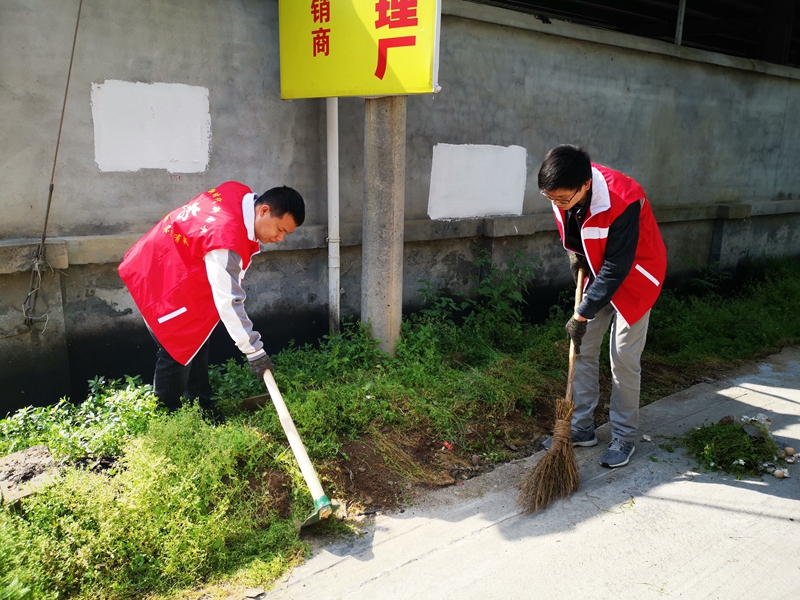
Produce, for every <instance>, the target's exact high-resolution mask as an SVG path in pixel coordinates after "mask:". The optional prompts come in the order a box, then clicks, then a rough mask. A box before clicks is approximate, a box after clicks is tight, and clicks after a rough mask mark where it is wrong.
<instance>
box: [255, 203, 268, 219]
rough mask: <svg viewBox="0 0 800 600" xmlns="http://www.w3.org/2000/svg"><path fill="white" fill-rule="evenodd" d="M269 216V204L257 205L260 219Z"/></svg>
mask: <svg viewBox="0 0 800 600" xmlns="http://www.w3.org/2000/svg"><path fill="white" fill-rule="evenodd" d="M268 216H269V204H259V205H258V206H257V207H256V217H257V218H259V219H263V218H264V217H268Z"/></svg>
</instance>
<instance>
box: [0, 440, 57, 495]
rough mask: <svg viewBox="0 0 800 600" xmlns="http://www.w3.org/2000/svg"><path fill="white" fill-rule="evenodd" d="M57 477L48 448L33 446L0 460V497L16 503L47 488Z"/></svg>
mask: <svg viewBox="0 0 800 600" xmlns="http://www.w3.org/2000/svg"><path fill="white" fill-rule="evenodd" d="M55 476H56V472H55V465H54V463H53V457H52V456H51V455H50V450H48V449H47V446H42V445H40V446H32V447H30V448H27V449H25V450H21V451H20V452H15V453H13V454H9V455H8V456H4V457H2V458H0V492H1V494H0V497H2V500H3V501H4V502H7V503H8V502H15V501H16V500H19V499H20V498H25V497H27V496H30V495H31V494H33V493H34V492H35V491H36V490H38V489H40V488H42V487H44V486H46V485H47V484H48V483H50V482H51V481H52V480H53V478H54V477H55Z"/></svg>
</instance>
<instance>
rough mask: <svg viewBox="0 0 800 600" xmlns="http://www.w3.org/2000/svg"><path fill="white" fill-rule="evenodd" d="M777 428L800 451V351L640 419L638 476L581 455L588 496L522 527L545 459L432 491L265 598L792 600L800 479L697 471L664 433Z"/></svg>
mask: <svg viewBox="0 0 800 600" xmlns="http://www.w3.org/2000/svg"><path fill="white" fill-rule="evenodd" d="M758 412H761V413H764V414H767V415H768V416H769V417H770V418H771V419H772V428H771V429H772V432H773V434H774V435H775V436H776V438H778V439H779V440H785V441H786V442H788V443H789V444H790V445H791V446H794V447H795V448H797V449H798V450H800V348H790V349H786V350H784V351H783V352H781V353H780V354H778V355H775V356H773V357H770V358H769V359H766V360H764V361H762V362H760V363H758V364H757V365H754V366H750V367H748V368H745V369H742V370H740V371H739V372H737V373H735V374H734V375H732V376H731V377H729V378H728V379H725V380H723V381H716V382H710V383H707V384H700V385H696V386H694V387H692V388H690V389H688V390H685V391H683V392H680V393H678V394H675V395H673V396H669V397H668V398H664V399H662V400H659V401H658V402H655V403H653V404H651V405H650V406H647V407H646V408H644V409H642V423H641V433H642V434H646V435H648V436H650V437H651V438H652V442H649V443H648V442H644V441H640V442H638V443H637V450H636V454H635V455H634V457H633V459H632V462H631V464H629V465H628V466H626V467H624V468H622V469H618V470H613V471H610V470H607V469H603V468H602V467H600V466H599V464H598V462H599V456H600V454H601V453H602V451H603V449H604V442H608V438H609V434H610V430H609V428H608V426H604V427H602V428H600V429H599V430H598V437H599V438H600V444H599V445H598V446H597V447H595V448H580V449H577V450H576V455H577V457H578V462H579V468H580V473H581V481H582V483H581V487H580V489H579V490H578V491H577V492H576V493H575V494H574V495H573V496H572V497H571V498H570V499H568V500H564V501H559V502H557V503H555V504H553V505H552V506H551V507H549V508H548V509H547V510H545V511H543V512H541V513H538V514H534V515H524V514H522V512H521V510H520V509H519V507H518V506H517V505H516V498H517V490H516V485H517V484H518V483H519V482H520V481H522V479H523V478H524V477H525V476H526V475H527V474H528V473H530V470H531V469H532V468H533V466H534V465H535V464H536V461H538V460H539V458H540V457H541V453H539V454H537V455H534V456H532V457H530V458H528V459H525V460H519V461H516V462H515V463H512V464H507V465H504V466H502V467H500V468H498V469H496V470H495V471H494V472H492V473H490V474H487V475H484V476H482V477H477V478H475V479H472V480H469V481H467V482H465V483H464V485H463V486H453V487H449V488H445V489H442V490H439V491H437V492H436V493H433V494H431V495H430V496H429V497H426V498H425V499H424V500H423V501H422V502H421V503H420V504H418V505H416V506H414V507H411V508H409V509H407V510H406V511H405V512H404V513H398V514H389V515H380V516H378V517H377V519H376V520H375V522H374V524H371V525H370V526H369V527H367V528H366V530H365V533H364V535H362V536H360V537H359V538H358V539H356V540H353V541H348V542H339V543H336V544H333V545H330V546H327V547H325V548H323V549H321V550H318V551H317V552H316V553H315V555H314V556H312V557H311V558H310V559H309V560H308V561H307V562H306V563H305V564H304V565H302V566H301V567H299V568H297V569H295V570H294V571H293V572H292V573H291V575H290V576H289V577H288V578H287V579H286V580H285V581H282V582H279V583H278V584H277V585H276V586H275V589H273V590H272V591H271V592H270V593H269V594H268V595H267V597H268V598H291V599H292V600H303V599H313V600H326V599H339V598H341V599H345V600H351V599H352V600H355V599H365V600H391V599H403V600H413V599H425V600H427V599H431V600H445V599H449V598H458V599H459V600H470V599H476V600H477V599H480V600H491V599H495V598H497V599H501V598H502V599H508V600H513V599H523V598H524V599H530V598H551V599H556V600H558V599H573V598H580V599H581V600H586V599H591V598H601V599H606V598H608V599H613V600H624V599H637V600H641V599H649V598H688V599H692V600H694V599H706V598H719V599H721V600H735V599H748V600H749V599H759V600H760V599H769V600H772V599H776V600H777V599H781V600H798V599H800V500H799V499H800V466H798V465H795V466H794V467H792V468H791V470H790V473H791V476H790V478H789V479H784V480H778V479H775V478H774V477H772V476H765V477H764V478H759V479H749V480H744V481H737V480H736V479H735V478H733V477H730V476H726V475H721V474H718V473H702V472H697V471H696V470H695V468H696V463H695V462H694V461H693V460H692V459H690V458H688V457H687V456H686V455H685V454H683V452H682V451H681V450H680V449H678V450H677V451H675V452H672V453H670V452H668V451H667V450H665V449H663V448H661V447H659V445H663V446H665V447H666V446H667V443H668V441H669V437H670V436H674V435H677V434H681V433H684V432H686V431H687V430H689V429H690V428H691V427H694V426H698V425H701V424H703V423H704V422H716V421H717V420H719V419H720V418H721V417H723V416H725V415H734V416H736V417H737V418H738V417H741V416H742V415H755V414H756V413H758Z"/></svg>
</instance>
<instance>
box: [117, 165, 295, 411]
mask: <svg viewBox="0 0 800 600" xmlns="http://www.w3.org/2000/svg"><path fill="white" fill-rule="evenodd" d="M304 220H305V203H304V201H303V198H302V196H300V194H299V193H297V192H296V191H295V190H293V189H292V188H289V187H278V188H272V189H271V190H269V191H267V192H265V193H264V194H262V195H261V196H258V195H256V194H254V193H253V191H252V190H251V189H250V188H249V187H247V186H246V185H243V184H241V183H237V182H235V181H229V182H227V183H223V184H222V185H220V186H218V187H216V188H214V189H211V190H208V191H207V192H203V193H202V194H200V195H199V196H197V197H195V198H193V199H192V200H190V201H189V202H188V203H187V204H185V205H183V206H181V207H180V208H177V209H175V210H173V211H172V212H171V213H169V214H168V215H167V216H166V217H164V219H163V220H162V221H160V222H159V223H157V224H156V225H155V227H153V228H152V229H151V230H150V231H149V232H147V233H146V234H145V235H144V236H143V237H142V238H141V239H140V240H139V241H138V242H136V244H134V246H133V247H132V248H131V249H130V250H128V252H127V253H126V254H125V257H124V258H123V260H122V263H121V264H120V266H119V274H120V277H121V278H122V280H123V281H124V282H125V285H126V286H127V287H128V290H129V291H130V293H131V296H132V297H133V300H134V302H135V303H136V306H137V307H138V308H139V310H140V311H141V313H142V316H143V317H144V320H145V323H146V324H147V327H148V329H149V330H150V333H151V334H152V335H153V338H154V339H155V341H156V345H157V346H158V352H157V360H156V369H155V378H154V382H153V388H154V391H155V393H156V395H157V396H158V397H159V399H160V400H161V402H162V403H163V404H164V405H165V406H166V407H167V408H168V409H169V410H174V409H176V408H178V407H179V406H180V398H181V396H183V397H184V398H188V399H195V398H197V399H198V400H199V404H200V407H201V408H202V409H203V410H204V411H205V412H206V413H207V414H208V415H209V416H210V417H211V418H212V419H214V420H216V421H220V420H221V414H220V413H219V411H218V409H217V407H216V404H215V403H214V402H213V401H212V399H211V395H212V390H211V385H210V383H209V380H208V346H209V344H208V339H209V337H210V336H211V332H212V331H213V330H214V327H216V325H217V323H219V321H220V320H222V322H223V324H224V325H225V328H226V329H227V330H228V333H229V334H230V336H231V338H232V339H233V341H234V342H235V343H236V345H237V346H238V348H239V349H240V350H241V351H242V352H243V353H244V354H245V356H247V360H248V363H249V365H250V370H251V371H252V372H253V373H254V374H255V375H256V376H257V377H259V378H261V377H263V375H264V372H265V371H266V370H267V369H272V361H271V360H270V358H269V356H268V355H267V353H266V351H265V350H264V344H263V343H262V341H261V336H260V335H259V334H258V332H257V331H254V330H253V323H252V322H251V321H250V319H249V317H248V316H247V313H246V312H245V309H244V299H245V293H244V290H243V289H242V279H243V278H244V274H245V272H246V271H247V267H248V266H250V261H251V259H252V257H253V256H254V255H255V254H258V253H259V252H260V250H261V246H260V244H271V243H277V242H282V241H283V239H284V238H285V237H286V236H287V235H289V234H290V233H292V232H293V231H294V230H295V228H296V227H298V226H300V225H302V223H303V221H304Z"/></svg>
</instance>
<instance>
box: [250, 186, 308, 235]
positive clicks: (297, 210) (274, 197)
mask: <svg viewBox="0 0 800 600" xmlns="http://www.w3.org/2000/svg"><path fill="white" fill-rule="evenodd" d="M261 204H266V205H267V206H269V210H270V212H271V213H272V214H273V215H274V216H276V217H278V218H279V219H280V218H281V217H283V215H285V214H286V213H289V214H290V215H292V218H293V219H294V224H295V225H296V226H297V227H300V225H302V224H303V221H305V220H306V203H305V202H304V201H303V197H302V196H301V195H300V193H299V192H298V191H297V190H295V189H292V188H290V187H287V186H285V185H282V186H281V187H274V188H272V189H271V190H267V191H266V192H264V193H263V194H261V195H260V196H259V197H258V198H257V199H256V202H255V205H256V206H259V205H261Z"/></svg>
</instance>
